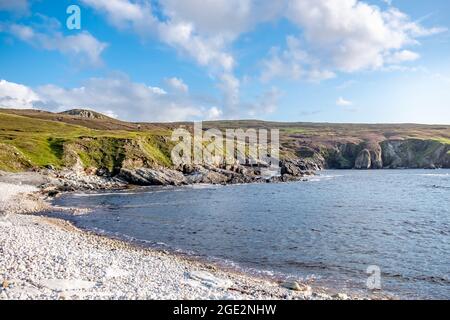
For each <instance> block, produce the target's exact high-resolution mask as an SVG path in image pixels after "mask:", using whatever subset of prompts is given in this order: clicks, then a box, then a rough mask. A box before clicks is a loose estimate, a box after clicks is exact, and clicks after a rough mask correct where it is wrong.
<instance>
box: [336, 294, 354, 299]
mask: <svg viewBox="0 0 450 320" xmlns="http://www.w3.org/2000/svg"><path fill="white" fill-rule="evenodd" d="M333 298H334V299H337V300H349V299H350V297H349V296H348V295H346V294H345V293H337V294H335V295H333Z"/></svg>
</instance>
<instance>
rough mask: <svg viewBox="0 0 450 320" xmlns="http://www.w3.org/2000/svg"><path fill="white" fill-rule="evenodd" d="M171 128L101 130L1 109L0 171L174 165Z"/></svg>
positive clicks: (112, 169) (110, 168)
mask: <svg viewBox="0 0 450 320" xmlns="http://www.w3.org/2000/svg"><path fill="white" fill-rule="evenodd" d="M169 134H170V132H169V131H168V130H160V129H155V130H152V131H145V132H133V131H123V130H96V129H90V128H86V127H82V126H79V125H73V124H68V123H64V122H58V121H51V120H42V119H36V118H30V117H26V116H19V115H13V114H5V113H0V170H4V171H22V170H26V169H31V168H42V167H45V166H52V167H55V168H57V169H59V168H63V167H73V166H75V165H77V164H80V162H81V165H82V166H83V167H85V168H90V167H92V168H99V169H100V168H102V169H106V170H108V171H110V172H114V171H115V170H117V169H120V168H121V167H127V166H131V167H134V166H154V165H162V166H170V165H171V161H170V148H171V145H170V141H169V137H170V136H169Z"/></svg>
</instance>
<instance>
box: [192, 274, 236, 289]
mask: <svg viewBox="0 0 450 320" xmlns="http://www.w3.org/2000/svg"><path fill="white" fill-rule="evenodd" d="M189 277H190V278H191V279H193V280H196V281H198V282H200V283H202V284H203V285H205V286H207V287H213V288H221V289H228V288H230V287H231V286H232V285H233V282H232V281H231V280H228V279H220V278H217V277H215V276H214V275H212V274H211V273H209V272H206V271H193V272H190V273H189Z"/></svg>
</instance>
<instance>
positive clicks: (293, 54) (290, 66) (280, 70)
mask: <svg viewBox="0 0 450 320" xmlns="http://www.w3.org/2000/svg"><path fill="white" fill-rule="evenodd" d="M334 76H335V74H334V73H333V72H331V71H329V70H325V69H321V66H320V63H319V61H318V60H317V59H315V58H313V57H311V56H310V54H309V53H308V52H307V51H306V50H303V49H302V47H301V44H300V40H299V39H297V38H296V37H294V36H288V37H287V38H286V49H284V50H281V49H280V48H279V47H273V48H272V49H271V50H270V53H269V57H268V58H267V59H264V60H263V61H262V73H261V76H260V78H261V80H262V81H263V82H267V81H270V80H272V79H274V78H289V79H292V80H299V79H306V80H309V81H321V80H326V79H330V78H333V77H334Z"/></svg>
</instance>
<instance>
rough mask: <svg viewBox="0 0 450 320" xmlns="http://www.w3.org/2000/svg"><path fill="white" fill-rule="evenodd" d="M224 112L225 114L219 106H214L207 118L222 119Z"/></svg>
mask: <svg viewBox="0 0 450 320" xmlns="http://www.w3.org/2000/svg"><path fill="white" fill-rule="evenodd" d="M222 114H223V112H222V110H220V109H219V108H217V107H212V108H210V109H209V110H208V112H207V119H208V120H217V119H220V117H221V116H222Z"/></svg>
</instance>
